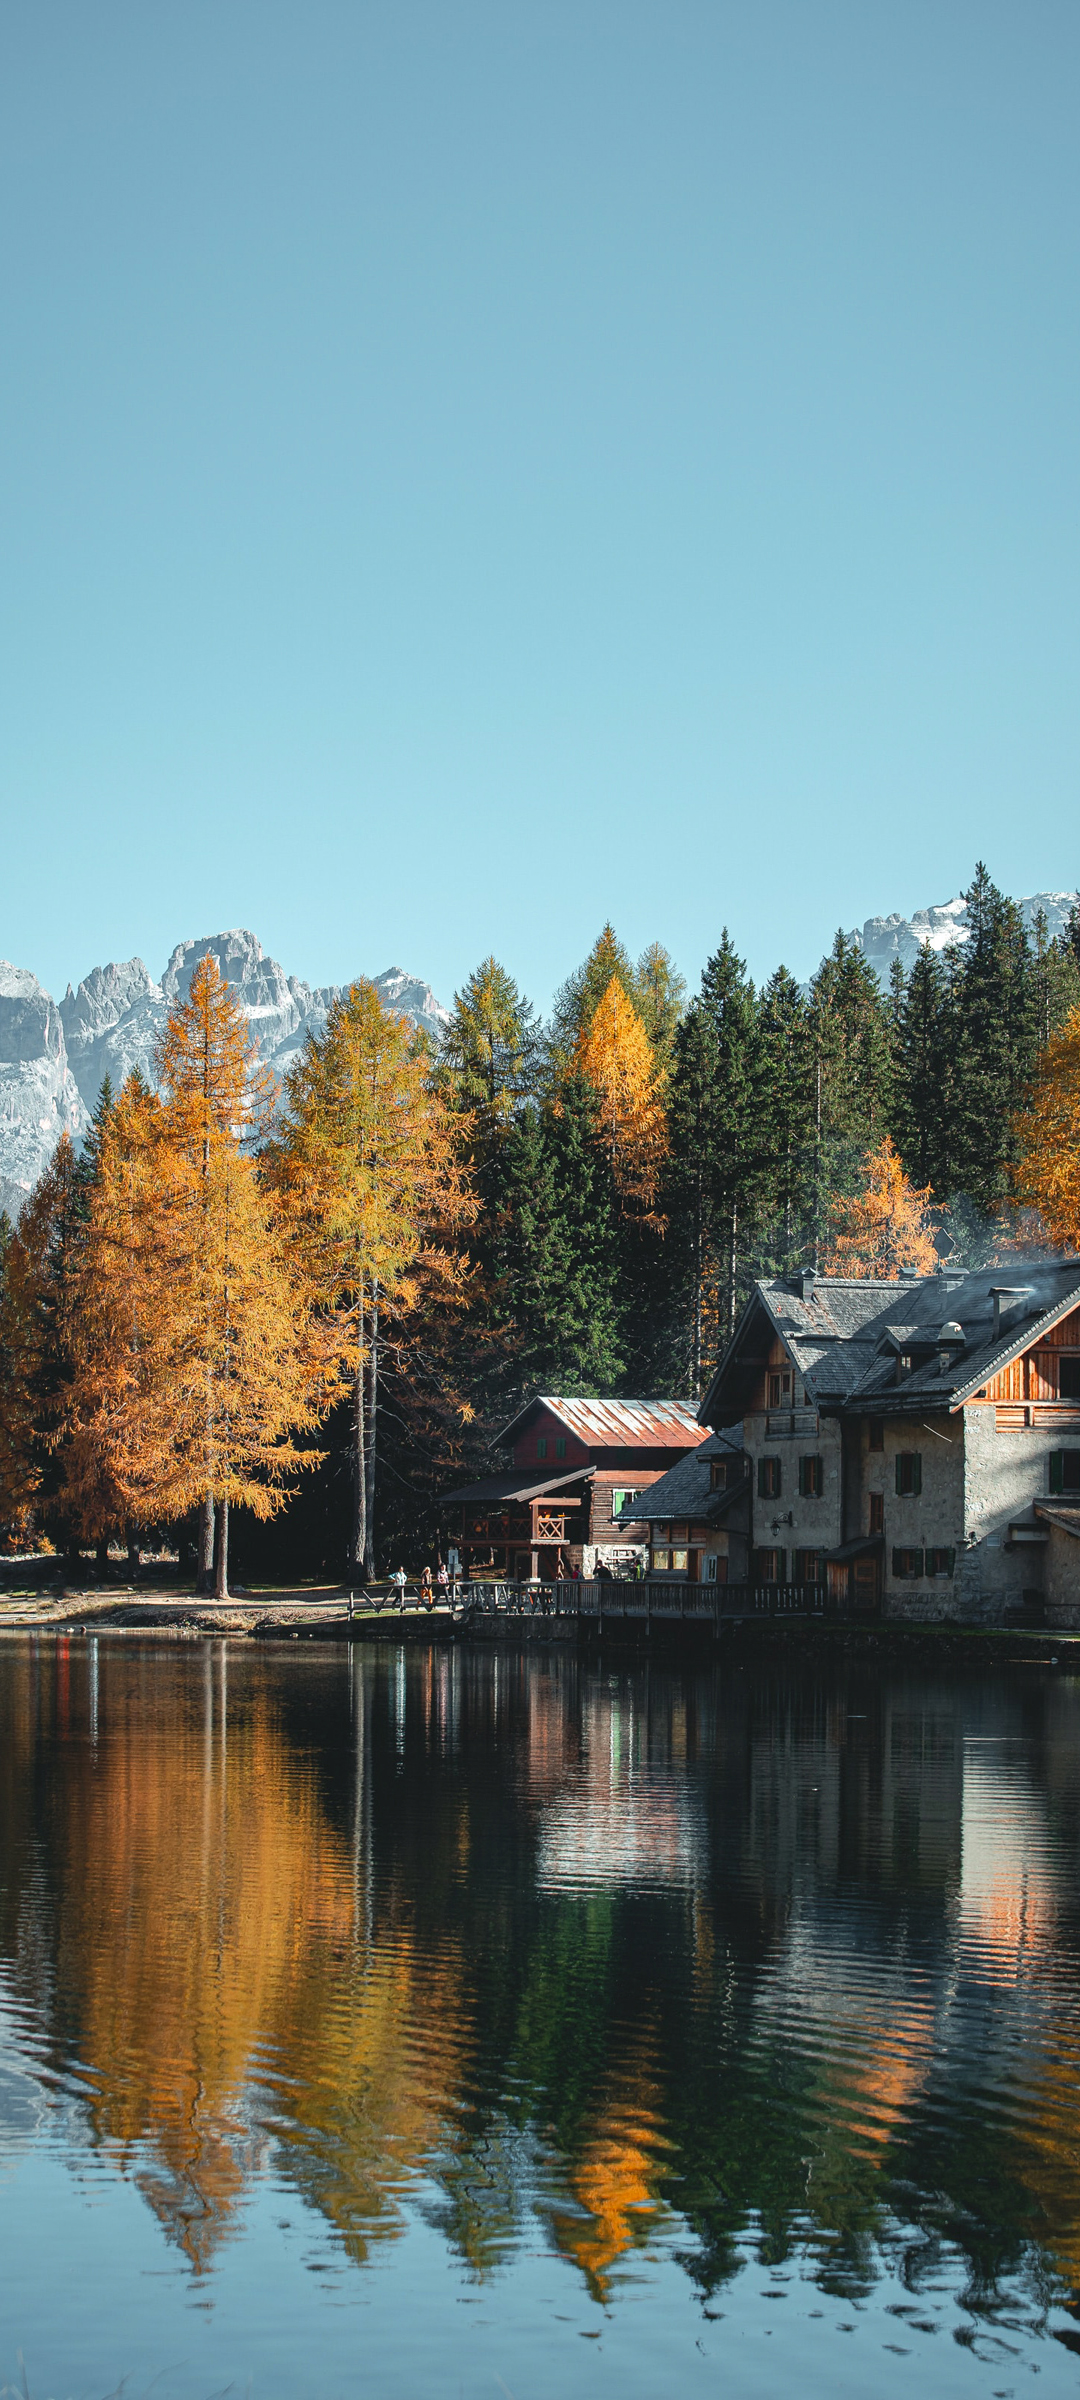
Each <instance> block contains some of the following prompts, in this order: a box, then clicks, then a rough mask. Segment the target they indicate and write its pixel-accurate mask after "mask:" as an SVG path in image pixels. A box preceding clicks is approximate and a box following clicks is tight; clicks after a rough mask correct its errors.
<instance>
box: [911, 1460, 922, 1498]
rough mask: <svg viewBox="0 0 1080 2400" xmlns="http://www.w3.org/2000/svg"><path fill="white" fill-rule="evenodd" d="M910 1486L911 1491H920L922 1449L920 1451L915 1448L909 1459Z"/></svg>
mask: <svg viewBox="0 0 1080 2400" xmlns="http://www.w3.org/2000/svg"><path fill="white" fill-rule="evenodd" d="M911 1488H912V1491H913V1492H915V1493H918V1492H921V1490H922V1451H921V1450H916V1451H915V1453H914V1455H913V1457H912V1461H911Z"/></svg>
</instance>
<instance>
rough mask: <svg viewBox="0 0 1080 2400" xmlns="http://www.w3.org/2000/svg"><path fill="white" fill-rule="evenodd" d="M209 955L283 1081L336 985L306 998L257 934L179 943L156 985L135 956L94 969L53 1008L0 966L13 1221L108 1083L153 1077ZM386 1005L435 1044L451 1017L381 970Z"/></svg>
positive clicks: (5, 1171)
mask: <svg viewBox="0 0 1080 2400" xmlns="http://www.w3.org/2000/svg"><path fill="white" fill-rule="evenodd" d="M210 952H212V953H213V956H214V957H215V958H216V960H217V962H218V966H219V967H220V969H221V972H222V974H223V976H224V977H225V979H226V982H228V983H230V984H232V986H233V987H234V989H235V991H236V995H237V998H238V999H239V1001H240V1004H241V1007H242V1008H243V1010H244V1013H245V1015H246V1016H247V1018H248V1019H249V1022H250V1024H251V1029H252V1032H253V1033H254V1034H255V1036H256V1037H257V1039H258V1043H259V1050H260V1055H261V1056H262V1058H263V1059H264V1060H265V1061H266V1062H267V1063H268V1064H269V1065H270V1066H271V1067H273V1069H274V1071H275V1073H276V1074H279V1075H280V1074H282V1073H283V1072H284V1070H285V1068H286V1067H287V1066H288V1065H289V1064H290V1063H291V1061H292V1060H293V1059H294V1058H295V1057H296V1055H297V1053H298V1052H299V1050H300V1048H301V1046H302V1044H303V1040H304V1036H305V1034H306V1033H307V1032H308V1031H309V1030H311V1031H313V1032H319V1031H320V1030H321V1028H322V1027H323V1025H325V1023H326V1016H327V1011H328V1009H329V1008H330V1006H331V1004H332V1003H333V1001H335V1000H336V999H338V998H339V997H340V995H341V991H342V989H343V988H344V987H343V986H341V985H338V984H327V985H325V986H324V987H323V988H321V989H319V990H312V987H311V985H310V984H307V983H304V982H302V981H300V979H299V978H298V977H297V976H295V975H286V973H285V970H284V968H283V967H281V966H279V965H278V962H277V960H276V958H268V957H267V956H266V953H265V951H264V950H263V947H262V944H261V942H259V941H257V940H256V937H255V935H254V934H253V933H248V932H246V931H244V930H242V929H234V930H233V931H230V932H228V933H212V934H208V935H206V936H204V937H203V938H202V939H201V940H199V941H187V942H178V943H177V946H176V948H175V950H174V951H173V954H172V957H171V958H170V960H169V963H168V966H167V967H166V969H165V972H164V974H163V976H162V978H161V982H160V983H155V982H154V979H153V977H152V975H151V974H150V973H149V970H148V969H147V968H146V967H145V966H144V964H143V961H142V959H141V958H129V959H125V960H124V961H123V962H122V963H121V964H119V965H116V964H114V965H110V966H107V967H94V968H93V969H92V971H91V973H90V974H89V975H86V976H84V978H83V981H82V982H81V983H80V985H79V988H78V991H76V992H73V991H72V989H71V985H70V984H69V985H68V988H67V991H66V992H65V994H64V997H63V999H62V1001H61V1002H60V1005H59V1007H57V1005H56V1003H55V1001H54V1000H52V999H51V998H50V996H49V994H48V992H46V991H45V990H44V989H43V987H42V985H41V984H40V983H39V982H38V980H37V977H36V975H32V974H30V973H29V971H28V970H27V969H26V968H24V967H13V966H9V965H7V964H6V963H5V962H3V961H0V1208H3V1209H6V1210H7V1213H8V1215H9V1216H12V1217H14V1216H16V1215H17V1214H18V1211H19V1209H20V1208H21V1207H22V1204H23V1201H24V1200H25V1198H26V1195H27V1193H28V1192H29V1191H30V1189H31V1188H32V1186H33V1185H34V1184H35V1183H36V1181H37V1178H38V1176H39V1175H40V1174H41V1171H42V1169H43V1167H45V1166H47V1165H48V1162H49V1160H50V1158H51V1157H52V1154H53V1151H54V1149H55V1147H56V1144H57V1142H58V1141H59V1139H60V1135H61V1133H63V1132H64V1131H65V1130H66V1131H67V1132H68V1133H70V1134H71V1135H72V1138H73V1139H74V1140H76V1141H77V1140H78V1139H79V1137H80V1136H81V1135H82V1134H83V1133H84V1132H85V1130H86V1127H87V1125H88V1123H89V1121H90V1116H91V1113H92V1111H93V1109H94V1106H95V1104H96V1101H97V1097H98V1093H99V1092H100V1090H101V1086H102V1083H103V1081H104V1078H105V1076H106V1075H109V1076H110V1077H111V1079H112V1082H113V1085H114V1088H116V1089H119V1086H120V1085H121V1084H122V1083H123V1081H124V1078H125V1076H126V1075H130V1074H131V1072H132V1070H133V1068H135V1067H138V1068H140V1069H141V1071H142V1073H143V1074H144V1075H145V1077H146V1080H147V1082H148V1083H151V1084H152V1083H153V1082H154V1081H155V1080H156V1069H155V1058H156V1051H157V1044H158V1040H159V1037H160V1034H161V1030H162V1027H163V1025H164V1023H165V1019H166V1016H167V1014H168V1011H169V1008H170V1007H171V1005H172V1003H173V1001H174V1000H175V999H177V998H178V997H179V996H181V995H183V994H185V993H186V992H187V991H188V989H189V988H190V984H191V978H192V975H193V974H194V972H195V968H196V966H197V965H198V962H199V960H200V959H201V958H205V957H206V956H207V954H208V953H210ZM372 980H373V981H374V983H375V986H376V989H377V990H378V991H379V992H380V994H381V996H382V999H383V1001H384V1003H385V1005H386V1007H387V1008H391V1009H394V1010H395V1011H396V1012H397V1013H398V1014H399V1015H400V1016H403V1017H408V1018H409V1019H410V1021H411V1022H412V1023H413V1024H414V1025H422V1026H423V1027H424V1028H425V1029H426V1031H427V1032H428V1033H431V1034H433V1035H435V1036H437V1035H438V1034H439V1032H440V1030H441V1028H442V1026H443V1025H445V1024H446V1022H447V1018H448V1015H449V1011H448V1010H447V1009H445V1008H444V1007H443V1005H442V1003H441V1001H439V1000H437V999H436V997H435V994H434V992H433V991H432V990H431V987H430V985H429V984H426V983H423V982H421V981H420V979H419V978H418V977H416V976H411V975H406V973H405V971H404V969H403V968H401V967H387V968H386V969H385V970H384V972H383V973H382V974H381V975H376V976H374V977H373V979H372Z"/></svg>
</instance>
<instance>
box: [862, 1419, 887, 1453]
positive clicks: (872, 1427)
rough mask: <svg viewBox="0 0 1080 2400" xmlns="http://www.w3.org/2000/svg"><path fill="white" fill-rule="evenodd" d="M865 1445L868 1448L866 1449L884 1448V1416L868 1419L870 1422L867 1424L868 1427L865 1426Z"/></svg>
mask: <svg viewBox="0 0 1080 2400" xmlns="http://www.w3.org/2000/svg"><path fill="white" fill-rule="evenodd" d="M866 1447H867V1449H868V1450H884V1448H885V1419H884V1417H871V1419H870V1422H869V1425H868V1428H867V1441H866Z"/></svg>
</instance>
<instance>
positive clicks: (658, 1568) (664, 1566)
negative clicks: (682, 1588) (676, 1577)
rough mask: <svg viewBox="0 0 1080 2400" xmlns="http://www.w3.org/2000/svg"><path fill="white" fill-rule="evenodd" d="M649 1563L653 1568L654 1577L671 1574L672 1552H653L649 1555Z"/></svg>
mask: <svg viewBox="0 0 1080 2400" xmlns="http://www.w3.org/2000/svg"><path fill="white" fill-rule="evenodd" d="M649 1563H650V1565H651V1567H652V1571H653V1574H654V1575H667V1574H669V1573H670V1569H671V1552H670V1550H651V1551H650V1553H649Z"/></svg>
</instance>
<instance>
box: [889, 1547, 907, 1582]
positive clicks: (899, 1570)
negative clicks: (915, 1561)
mask: <svg viewBox="0 0 1080 2400" xmlns="http://www.w3.org/2000/svg"><path fill="white" fill-rule="evenodd" d="M892 1571H893V1574H894V1575H895V1576H896V1577H897V1578H899V1577H900V1576H901V1575H902V1574H903V1572H904V1553H903V1551H902V1550H894V1551H893V1554H892Z"/></svg>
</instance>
